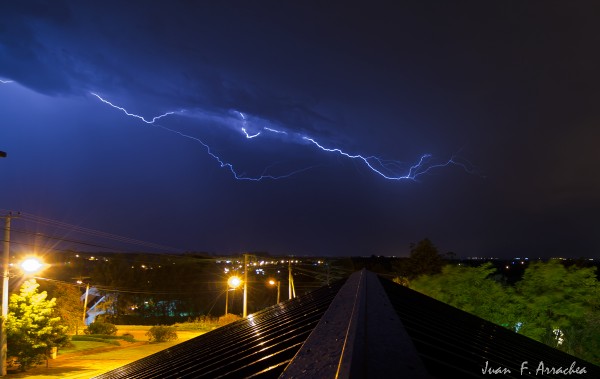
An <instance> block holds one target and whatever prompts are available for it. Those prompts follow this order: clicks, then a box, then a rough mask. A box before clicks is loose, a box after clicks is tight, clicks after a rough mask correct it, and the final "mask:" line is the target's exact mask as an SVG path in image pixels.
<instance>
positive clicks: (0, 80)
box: [0, 79, 14, 84]
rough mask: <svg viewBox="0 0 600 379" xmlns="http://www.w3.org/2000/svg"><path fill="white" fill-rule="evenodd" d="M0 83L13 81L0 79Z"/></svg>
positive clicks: (11, 81)
mask: <svg viewBox="0 0 600 379" xmlns="http://www.w3.org/2000/svg"><path fill="white" fill-rule="evenodd" d="M0 83H2V84H7V83H14V81H13V80H2V79H0Z"/></svg>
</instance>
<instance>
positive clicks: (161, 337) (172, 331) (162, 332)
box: [146, 325, 177, 342]
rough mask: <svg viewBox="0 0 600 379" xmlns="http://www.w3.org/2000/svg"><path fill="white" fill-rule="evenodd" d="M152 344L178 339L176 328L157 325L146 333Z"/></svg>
mask: <svg viewBox="0 0 600 379" xmlns="http://www.w3.org/2000/svg"><path fill="white" fill-rule="evenodd" d="M146 336H148V340H149V341H150V342H168V341H174V340H176V339H177V330H176V328H175V327H174V326H166V325H157V326H153V327H151V328H150V330H148V332H146Z"/></svg>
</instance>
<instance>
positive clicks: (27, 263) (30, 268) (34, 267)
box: [21, 258, 44, 273]
mask: <svg viewBox="0 0 600 379" xmlns="http://www.w3.org/2000/svg"><path fill="white" fill-rule="evenodd" d="M43 266H44V265H43V264H42V262H40V260H39V259H37V258H27V259H25V260H24V261H23V262H22V263H21V268H22V269H23V271H25V272H29V273H32V272H36V271H39V270H40V269H41V268H42V267H43Z"/></svg>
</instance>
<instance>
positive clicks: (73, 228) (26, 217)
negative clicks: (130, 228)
mask: <svg viewBox="0 0 600 379" xmlns="http://www.w3.org/2000/svg"><path fill="white" fill-rule="evenodd" d="M0 211H4V210H0ZM19 217H20V220H23V221H26V222H33V223H36V224H41V225H45V226H51V227H54V228H60V229H66V230H68V231H69V232H76V233H82V234H87V235H90V236H94V237H99V238H105V239H109V240H113V241H118V242H121V243H125V244H130V245H138V246H143V247H146V248H152V249H157V250H163V251H165V250H166V251H178V252H180V251H184V249H181V248H175V247H172V246H165V245H160V244H156V243H153V242H147V241H142V240H138V239H134V238H129V237H124V236H120V235H117V234H112V233H107V232H103V231H100V230H95V229H90V228H85V227H82V226H79V225H73V224H69V223H66V222H63V221H57V220H52V219H49V218H45V217H41V216H37V215H33V214H30V213H25V212H20V213H19ZM115 250H117V249H115Z"/></svg>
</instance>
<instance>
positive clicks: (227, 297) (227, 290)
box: [225, 284, 229, 316]
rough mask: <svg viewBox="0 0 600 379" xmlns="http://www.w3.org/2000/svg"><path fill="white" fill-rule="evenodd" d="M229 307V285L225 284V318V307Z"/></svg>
mask: <svg viewBox="0 0 600 379" xmlns="http://www.w3.org/2000/svg"><path fill="white" fill-rule="evenodd" d="M228 306H229V284H227V288H225V316H227V311H228V309H227V307H228Z"/></svg>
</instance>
